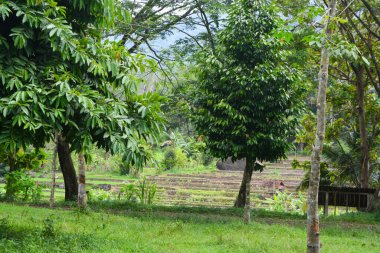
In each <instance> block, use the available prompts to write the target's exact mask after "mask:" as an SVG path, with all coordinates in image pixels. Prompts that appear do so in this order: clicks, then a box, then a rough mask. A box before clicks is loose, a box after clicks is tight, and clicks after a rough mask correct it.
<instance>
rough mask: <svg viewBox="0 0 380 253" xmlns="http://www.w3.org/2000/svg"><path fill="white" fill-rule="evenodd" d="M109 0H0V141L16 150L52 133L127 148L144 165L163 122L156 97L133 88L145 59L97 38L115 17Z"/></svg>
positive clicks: (75, 142)
mask: <svg viewBox="0 0 380 253" xmlns="http://www.w3.org/2000/svg"><path fill="white" fill-rule="evenodd" d="M116 10H117V8H116V7H115V6H114V4H113V2H112V1H105V2H104V1H83V0H82V1H73V2H66V1H53V0H49V1H27V2H24V1H2V2H1V3H0V13H1V15H0V17H1V18H0V26H1V34H0V45H1V47H0V70H1V71H0V90H1V91H0V92H1V99H0V111H1V116H0V117H1V118H0V120H1V122H2V124H1V126H0V144H1V145H2V147H3V148H4V149H7V150H10V151H15V150H16V149H17V148H19V147H25V146H27V145H30V144H33V145H34V146H36V147H39V146H43V145H44V144H45V143H46V142H47V141H48V140H50V139H52V137H53V136H54V134H55V132H57V131H59V132H61V134H62V136H63V137H64V139H65V141H67V142H68V143H70V144H71V148H72V149H75V150H77V151H80V150H84V151H87V152H88V151H89V148H90V146H91V144H92V143H95V144H96V145H97V146H99V147H102V148H104V149H106V150H110V151H112V152H121V151H123V152H127V153H128V154H129V155H128V158H129V160H128V161H129V162H131V163H135V164H136V165H137V166H140V167H141V166H142V164H144V162H145V158H144V157H145V153H146V152H145V151H144V150H143V148H142V147H141V145H139V139H140V138H144V139H146V140H148V139H149V138H150V136H153V135H155V134H158V132H159V131H160V129H161V123H160V122H161V116H160V109H159V107H160V101H161V98H160V97H159V96H158V95H156V94H154V93H146V94H137V88H138V84H139V82H138V80H136V78H135V76H134V75H133V74H132V73H133V72H136V71H143V70H144V67H145V66H144V65H145V63H143V61H144V59H143V58H142V57H140V56H136V57H131V56H130V55H129V54H128V52H127V51H126V50H125V49H124V47H122V46H120V45H118V44H117V43H115V42H111V41H102V40H101V31H102V29H106V28H108V27H110V26H111V25H112V24H113V20H114V18H115V17H116V16H118V17H119V18H120V17H123V15H122V13H119V12H117V11H116Z"/></svg>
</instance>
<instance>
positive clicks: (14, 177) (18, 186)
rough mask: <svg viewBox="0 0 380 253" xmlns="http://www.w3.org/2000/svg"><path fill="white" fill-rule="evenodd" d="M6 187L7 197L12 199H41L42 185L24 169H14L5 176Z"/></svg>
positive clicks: (35, 200)
mask: <svg viewBox="0 0 380 253" xmlns="http://www.w3.org/2000/svg"><path fill="white" fill-rule="evenodd" d="M5 189H6V198H8V199H11V200H14V199H16V200H22V201H28V200H32V201H34V202H37V201H39V200H40V199H41V192H42V189H41V187H40V186H38V185H37V184H36V183H35V182H34V181H33V180H32V179H31V178H30V177H28V176H27V175H26V174H25V173H24V172H22V171H13V172H10V173H8V174H7V175H6V176H5Z"/></svg>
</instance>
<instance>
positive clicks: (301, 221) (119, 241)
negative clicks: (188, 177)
mask: <svg viewBox="0 0 380 253" xmlns="http://www.w3.org/2000/svg"><path fill="white" fill-rule="evenodd" d="M95 207H96V206H95ZM95 207H94V208H95ZM90 208H92V206H91V205H90ZM241 215H242V210H241V209H234V208H230V209H212V208H181V207H152V208H149V207H147V206H129V207H128V206H127V207H126V206H124V207H122V206H114V207H113V208H111V207H109V206H108V207H107V206H103V207H99V206H98V209H97V211H96V210H95V209H93V210H92V211H90V212H80V211H78V210H77V209H75V208H74V209H70V208H69V209H68V207H65V208H64V209H59V208H57V209H46V208H40V207H30V206H17V205H12V204H4V203H2V204H0V248H2V249H4V250H5V251H2V252H258V253H259V252H276V253H277V252H280V251H282V252H303V249H304V247H303V245H304V241H305V240H306V235H305V233H304V226H305V222H306V220H305V217H304V216H298V215H286V214H282V213H275V212H264V211H256V210H254V211H253V213H252V217H253V223H252V224H251V225H245V224H243V223H242V222H241ZM374 222H376V223H374ZM323 224H324V225H323V226H322V228H321V229H322V231H323V234H322V240H323V242H324V245H323V246H322V249H323V250H324V252H336V253H339V252H344V253H349V252H352V253H354V252H355V253H356V252H366V253H371V252H373V253H375V252H376V253H377V252H379V250H380V242H379V240H378V237H379V234H380V216H379V215H375V214H360V215H359V214H349V215H346V216H345V215H343V216H341V217H339V218H337V219H336V218H335V217H330V218H329V219H326V220H323ZM68 242H69V247H68V244H67V243H68ZM347 245H350V246H349V247H347Z"/></svg>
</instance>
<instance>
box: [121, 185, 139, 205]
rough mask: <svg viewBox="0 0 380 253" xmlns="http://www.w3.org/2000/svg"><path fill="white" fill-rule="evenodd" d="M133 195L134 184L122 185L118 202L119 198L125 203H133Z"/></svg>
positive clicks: (134, 198)
mask: <svg viewBox="0 0 380 253" xmlns="http://www.w3.org/2000/svg"><path fill="white" fill-rule="evenodd" d="M135 194H136V187H135V185H134V184H127V185H124V186H122V187H121V188H120V191H119V195H118V198H119V200H120V199H121V198H124V199H125V200H126V201H132V202H135V201H136V197H135Z"/></svg>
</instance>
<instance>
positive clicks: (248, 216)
mask: <svg viewBox="0 0 380 253" xmlns="http://www.w3.org/2000/svg"><path fill="white" fill-rule="evenodd" d="M245 167H246V169H245V170H247V171H250V176H249V177H247V178H246V183H245V187H246V189H245V192H246V194H245V206H244V221H245V223H246V224H249V223H251V177H252V172H253V167H254V161H253V160H251V159H248V158H247V159H246V165H245Z"/></svg>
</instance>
